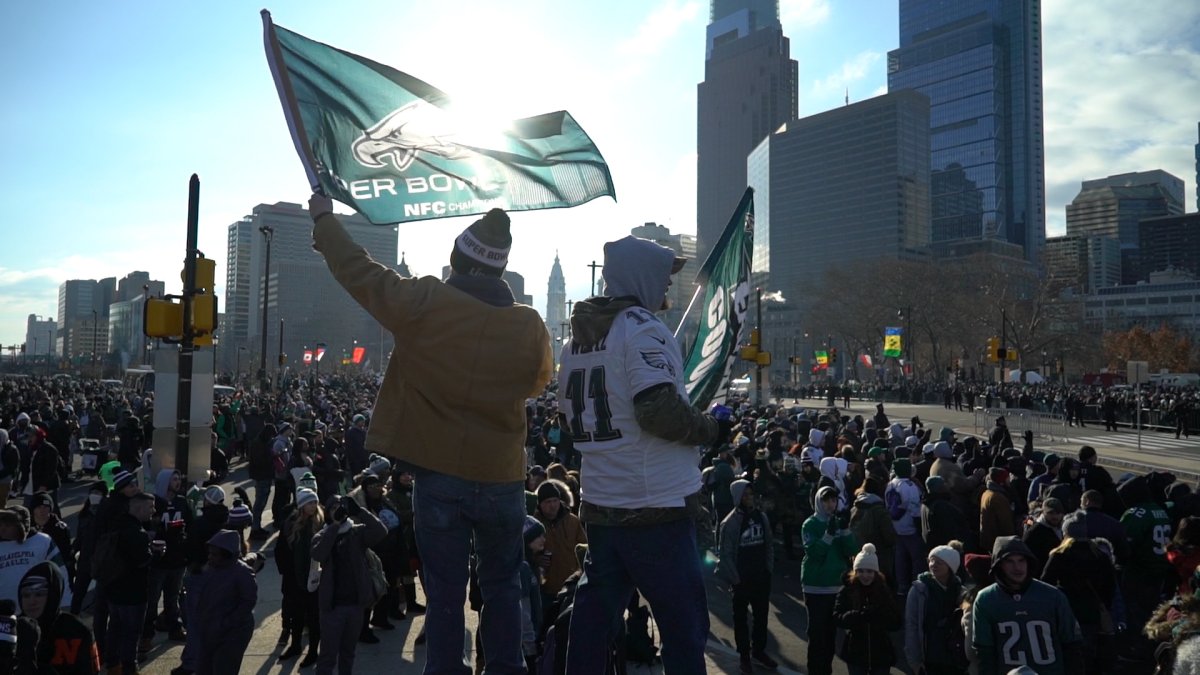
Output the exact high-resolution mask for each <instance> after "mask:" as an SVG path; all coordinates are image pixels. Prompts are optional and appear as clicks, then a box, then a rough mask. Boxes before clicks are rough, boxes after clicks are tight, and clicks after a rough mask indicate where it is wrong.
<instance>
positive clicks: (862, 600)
mask: <svg viewBox="0 0 1200 675" xmlns="http://www.w3.org/2000/svg"><path fill="white" fill-rule="evenodd" d="M833 617H834V620H836V621H837V623H838V625H839V626H841V627H843V628H845V629H846V640H845V643H844V644H843V646H842V660H843V661H845V662H846V663H847V665H849V669H850V672H851V673H863V674H864V675H887V673H890V672H891V669H892V666H893V665H895V663H896V651H895V648H894V647H893V646H892V640H891V638H890V637H889V636H888V632H889V631H894V630H899V629H900V626H901V621H902V616H901V613H900V607H899V606H898V605H897V604H896V596H895V595H894V594H893V593H892V591H891V590H890V589H889V587H888V584H887V579H885V578H884V576H883V574H881V573H880V572H879V558H878V556H876V555H875V546H874V545H872V544H863V548H862V551H861V552H859V554H858V555H857V556H855V558H854V570H853V571H851V572H850V573H849V574H848V575H847V577H846V585H845V586H843V587H842V590H841V591H839V592H838V595H837V600H836V601H834V606H833ZM742 672H743V673H745V672H747V671H745V670H743V671H742ZM750 672H753V671H750Z"/></svg>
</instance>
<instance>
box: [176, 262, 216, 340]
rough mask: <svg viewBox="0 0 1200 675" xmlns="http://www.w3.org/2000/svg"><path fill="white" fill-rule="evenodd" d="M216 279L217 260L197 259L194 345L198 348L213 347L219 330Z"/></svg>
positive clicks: (193, 297) (193, 324)
mask: <svg viewBox="0 0 1200 675" xmlns="http://www.w3.org/2000/svg"><path fill="white" fill-rule="evenodd" d="M185 272H186V270H185ZM180 276H183V274H181V275H180ZM216 277H217V261H216V260H213V259H212V258H196V289H195V290H196V294H195V295H193V296H192V343H193V344H194V345H196V346H197V347H209V346H212V343H213V333H214V332H216V330H217V296H216V295H215V294H214V293H213V287H214V286H215V285H216ZM185 283H186V282H185Z"/></svg>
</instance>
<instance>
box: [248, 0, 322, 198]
mask: <svg viewBox="0 0 1200 675" xmlns="http://www.w3.org/2000/svg"><path fill="white" fill-rule="evenodd" d="M262 20H263V46H264V47H265V48H266V52H267V65H268V66H270V68H271V77H272V79H274V80H275V91H276V92H277V93H278V94H279V103H280V104H281V105H282V106H283V117H284V119H285V120H287V125H288V131H289V132H291V135H292V144H293V145H295V146H296V154H297V155H300V163H301V164H303V165H304V173H305V175H306V176H307V177H308V184H309V185H310V186H312V189H313V192H319V193H322V194H324V190H322V189H321V181H320V180H319V179H318V178H317V166H316V164H317V163H316V161H315V159H314V158H313V156H312V152H311V151H310V149H309V148H310V146H309V144H308V138H307V137H306V136H305V134H304V126H303V125H302V124H300V106H298V105H297V104H296V93H295V92H294V91H292V81H291V79H289V78H288V74H287V69H286V68H284V67H283V54H281V53H280V50H279V40H278V39H276V37H275V24H274V23H273V22H272V21H271V12H269V11H268V10H265V9H264V10H262Z"/></svg>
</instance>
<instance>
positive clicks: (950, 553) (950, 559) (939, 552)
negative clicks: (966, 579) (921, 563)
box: [929, 545, 960, 574]
mask: <svg viewBox="0 0 1200 675" xmlns="http://www.w3.org/2000/svg"><path fill="white" fill-rule="evenodd" d="M929 557H930V558H937V559H938V560H941V561H942V562H944V563H946V564H947V565H949V566H950V573H951V574H957V573H958V563H959V560H960V559H959V557H958V551H955V550H954V549H952V548H950V547H949V546H945V545H942V546H938V547H935V548H934V549H933V550H932V551H930V552H929Z"/></svg>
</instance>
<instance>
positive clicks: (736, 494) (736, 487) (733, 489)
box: [729, 479, 750, 508]
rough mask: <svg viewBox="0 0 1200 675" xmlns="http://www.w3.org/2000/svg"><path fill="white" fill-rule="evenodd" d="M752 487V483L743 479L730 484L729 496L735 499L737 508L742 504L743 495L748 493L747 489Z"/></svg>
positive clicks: (734, 502) (734, 503)
mask: <svg viewBox="0 0 1200 675" xmlns="http://www.w3.org/2000/svg"><path fill="white" fill-rule="evenodd" d="M748 487H750V481H748V480H745V479H741V480H735V481H733V482H732V483H730V484H729V494H730V495H731V496H732V497H733V505H734V507H735V508H736V507H737V506H740V505H741V503H742V494H743V493H744V492H746V488H748Z"/></svg>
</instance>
